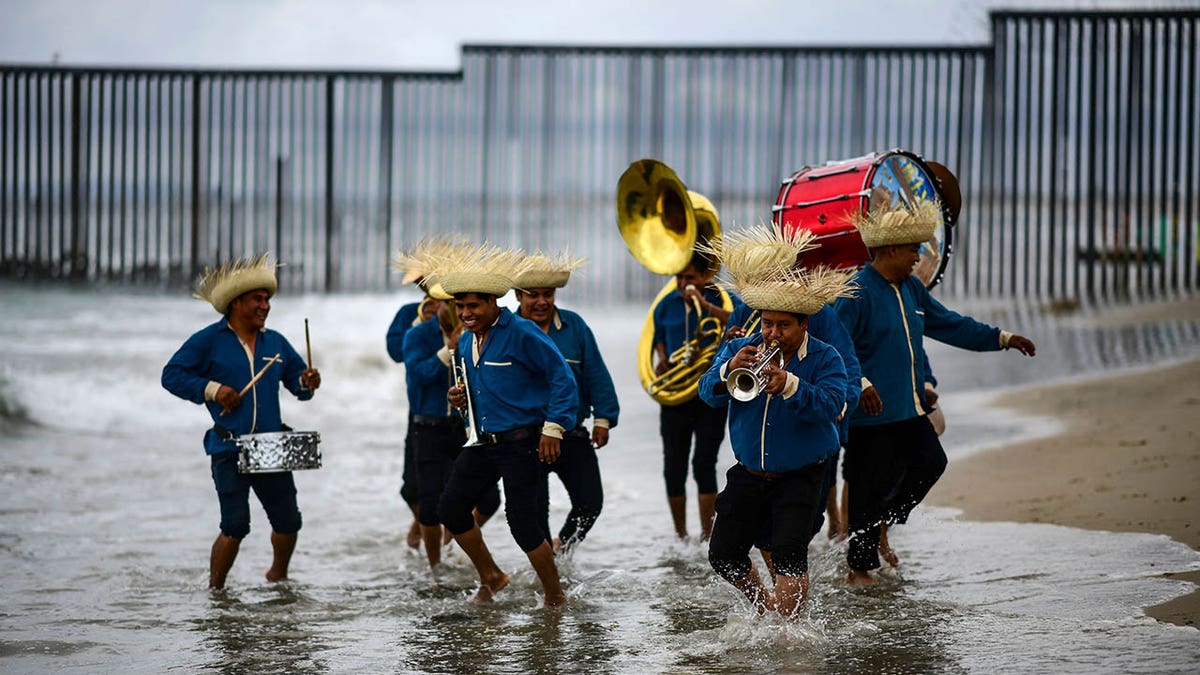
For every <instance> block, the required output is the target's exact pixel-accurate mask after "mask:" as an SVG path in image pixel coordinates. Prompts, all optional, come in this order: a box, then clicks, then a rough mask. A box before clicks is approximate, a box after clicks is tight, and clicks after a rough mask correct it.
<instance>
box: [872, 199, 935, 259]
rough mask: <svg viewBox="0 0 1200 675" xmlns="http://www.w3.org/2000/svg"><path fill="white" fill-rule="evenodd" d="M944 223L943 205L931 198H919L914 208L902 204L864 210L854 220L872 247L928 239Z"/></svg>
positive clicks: (911, 242)
mask: <svg viewBox="0 0 1200 675" xmlns="http://www.w3.org/2000/svg"><path fill="white" fill-rule="evenodd" d="M941 223H942V206H941V204H940V203H939V202H937V201H931V200H927V199H918V200H917V201H916V203H915V204H913V206H911V207H909V206H906V205H904V204H902V203H898V204H897V205H895V206H892V207H890V208H887V209H882V210H878V211H867V212H865V213H861V212H860V213H859V214H858V216H857V217H856V218H855V219H854V226H855V227H857V228H858V233H859V234H860V235H862V240H863V244H865V245H866V247H867V248H869V249H870V248H878V247H880V246H898V245H901V244H921V243H924V242H927V241H929V239H930V238H931V237H933V233H934V231H935V230H936V229H937V226H938V225H940V224H941Z"/></svg>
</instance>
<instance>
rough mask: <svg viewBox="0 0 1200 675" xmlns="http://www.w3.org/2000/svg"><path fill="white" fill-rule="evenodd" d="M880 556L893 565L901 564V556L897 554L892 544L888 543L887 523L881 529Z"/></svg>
mask: <svg viewBox="0 0 1200 675" xmlns="http://www.w3.org/2000/svg"><path fill="white" fill-rule="evenodd" d="M879 557H881V558H883V559H884V560H885V561H887V564H889V565H891V566H892V567H899V566H900V556H898V555H896V552H895V551H894V550H892V545H891V544H889V543H888V538H887V525H884V526H883V527H881V528H880V529H879Z"/></svg>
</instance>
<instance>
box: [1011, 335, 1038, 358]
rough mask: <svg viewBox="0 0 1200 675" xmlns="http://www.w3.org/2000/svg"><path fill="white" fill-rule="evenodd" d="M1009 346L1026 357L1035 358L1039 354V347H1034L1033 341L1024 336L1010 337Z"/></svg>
mask: <svg viewBox="0 0 1200 675" xmlns="http://www.w3.org/2000/svg"><path fill="white" fill-rule="evenodd" d="M1008 346H1009V347H1012V348H1013V349H1015V350H1017V351H1019V352H1021V353H1022V354H1024V355H1025V356H1033V355H1034V354H1036V353H1037V347H1035V346H1034V345H1033V340H1030V339H1029V338H1027V337H1025V336H1024V335H1014V336H1012V337H1010V338H1009V339H1008ZM1006 349H1007V347H1006Z"/></svg>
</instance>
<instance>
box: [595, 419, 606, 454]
mask: <svg viewBox="0 0 1200 675" xmlns="http://www.w3.org/2000/svg"><path fill="white" fill-rule="evenodd" d="M606 445H608V427H598V426H596V425H594V424H593V425H592V447H593V448H603V447H604V446H606Z"/></svg>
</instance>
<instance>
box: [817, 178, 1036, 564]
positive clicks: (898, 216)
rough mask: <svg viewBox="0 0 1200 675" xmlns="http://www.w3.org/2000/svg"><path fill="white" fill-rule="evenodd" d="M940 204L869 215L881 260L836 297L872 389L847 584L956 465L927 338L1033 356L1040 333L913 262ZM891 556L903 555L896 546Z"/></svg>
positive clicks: (874, 256) (854, 479) (862, 412)
mask: <svg viewBox="0 0 1200 675" xmlns="http://www.w3.org/2000/svg"><path fill="white" fill-rule="evenodd" d="M940 209H941V207H940V205H938V204H937V203H933V202H919V203H918V204H916V205H914V207H913V208H912V209H910V208H908V207H906V206H904V205H903V204H900V205H898V206H896V207H893V208H889V209H886V210H879V211H873V212H869V213H866V214H862V215H861V216H860V217H859V219H858V221H857V223H856V225H857V226H858V229H859V232H860V233H861V234H862V239H863V243H864V244H866V246H867V248H868V249H869V250H870V252H871V262H870V263H869V264H868V265H866V266H865V267H863V268H862V270H860V271H859V272H858V273H857V274H856V275H855V277H854V282H855V284H856V285H857V286H858V288H859V292H858V294H857V296H856V297H853V298H842V299H839V300H838V301H837V303H836V304H835V305H834V309H835V310H836V311H837V313H838V316H839V317H840V318H841V320H842V323H843V324H845V326H846V330H847V332H849V333H850V337H851V339H852V340H853V341H854V348H855V351H856V352H857V354H858V360H859V363H860V365H861V367H862V373H863V381H862V396H861V397H860V399H859V406H858V408H857V409H856V410H854V411H853V413H852V414H851V417H850V433H849V438H848V439H847V442H846V460H845V477H846V482H847V483H849V484H850V485H851V486H852V487H851V489H850V491H849V502H850V504H849V507H850V508H849V521H850V524H849V527H850V532H851V535H850V545H849V548H848V551H847V556H846V557H847V560H848V562H849V564H850V572H849V575H848V577H847V582H848V583H850V584H854V585H863V584H870V583H874V579H873V578H872V577H871V575H870V570H873V569H875V568H877V567H879V546H880V531H881V530H880V528H881V526H885V525H889V524H898V523H904V522H906V521H907V520H908V515H909V513H911V512H912V510H913V508H915V507H916V505H917V504H919V503H920V502H921V500H922V499H924V498H925V495H926V494H927V493H928V492H929V490H930V488H932V487H933V485H934V483H936V482H937V479H938V478H939V477H940V476H941V475H942V471H944V470H945V468H946V453H945V451H944V450H943V449H942V445H941V443H940V442H939V441H938V436H937V432H936V431H934V428H933V425H932V424H931V423H930V421H929V418H928V413H929V410H930V408H929V401H928V400H927V399H926V389H925V381H926V376H927V371H928V359H927V357H926V355H925V347H924V338H925V337H926V336H928V337H931V338H933V339H935V340H938V341H940V342H944V343H946V344H949V345H953V346H955V347H960V348H962V349H970V350H973V351H980V352H982V351H997V350H1000V349H1008V348H1010V347H1011V348H1013V349H1016V350H1017V351H1019V352H1021V353H1022V354H1026V355H1028V356H1033V355H1034V353H1035V347H1034V344H1033V342H1032V341H1030V340H1029V339H1028V338H1025V337H1022V336H1020V335H1013V334H1012V333H1009V332H1008V331H1002V330H1000V329H999V328H996V327H993V326H989V325H987V324H984V323H980V322H979V321H976V320H975V319H972V318H971V317H968V316H963V315H961V314H958V313H957V312H954V311H951V310H949V309H947V308H946V307H945V306H944V305H942V303H940V302H938V301H937V300H936V299H935V298H934V297H933V296H932V295H930V294H929V291H928V290H927V289H926V288H925V285H924V284H923V283H922V282H921V281H920V280H919V279H918V278H916V277H915V276H913V270H914V269H915V268H916V266H917V262H918V261H919V260H920V251H921V243H922V242H925V241H928V240H929V238H930V237H931V236H932V235H933V231H934V229H935V228H936V227H937V223H938V213H939V212H940ZM884 552H885V553H886V554H888V557H889V562H890V563H891V564H893V565H895V564H897V562H898V557H897V556H896V555H895V553H894V552H892V551H890V550H889V549H885V551H884Z"/></svg>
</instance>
